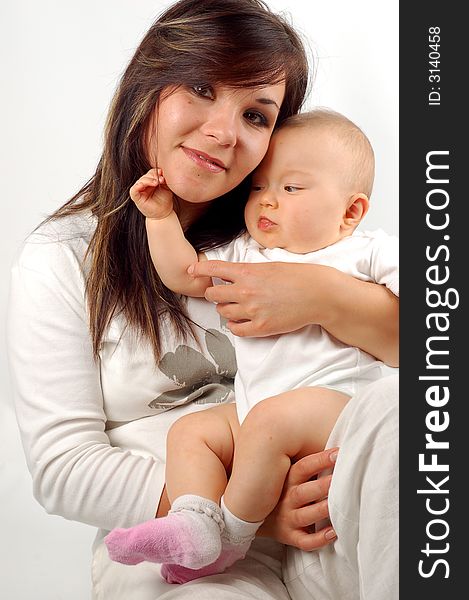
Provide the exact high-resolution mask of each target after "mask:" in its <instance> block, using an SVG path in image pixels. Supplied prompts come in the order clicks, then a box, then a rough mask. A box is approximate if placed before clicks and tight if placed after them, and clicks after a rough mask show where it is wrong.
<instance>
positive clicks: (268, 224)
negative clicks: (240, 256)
mask: <svg viewBox="0 0 469 600" xmlns="http://www.w3.org/2000/svg"><path fill="white" fill-rule="evenodd" d="M276 225H277V223H274V221H271V220H270V219H268V218H267V217H259V220H258V221H257V226H258V227H259V229H261V230H262V231H269V229H272V228H273V227H275V226H276Z"/></svg>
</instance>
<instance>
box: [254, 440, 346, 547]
mask: <svg viewBox="0 0 469 600" xmlns="http://www.w3.org/2000/svg"><path fill="white" fill-rule="evenodd" d="M337 451H338V448H333V449H329V450H324V451H323V452H318V453H317V454H311V455H309V456H305V457H304V458H302V459H301V460H299V461H298V462H296V463H294V464H293V465H292V466H291V468H290V471H289V473H288V476H287V478H286V480H285V484H284V487H283V492H282V496H281V498H280V501H279V503H278V504H277V506H276V508H275V509H274V511H273V512H272V513H271V514H270V515H269V516H268V517H267V519H266V520H265V522H264V524H263V525H262V527H261V528H260V530H259V532H258V535H261V536H264V537H271V538H274V539H276V540H277V541H279V542H281V543H282V544H288V545H289V546H295V547H296V548H299V549H300V550H304V551H306V552H310V551H311V550H315V549H316V548H320V547H322V546H325V545H327V544H329V543H330V542H332V541H334V540H335V539H336V537H337V535H336V533H335V531H334V530H333V528H332V527H331V526H327V527H325V528H323V529H320V530H319V531H315V532H314V533H312V532H311V528H312V526H314V525H315V524H316V523H318V522H319V521H322V520H324V519H328V518H329V507H328V503H327V495H328V493H329V487H330V485H331V479H332V475H327V476H325V477H321V478H320V479H314V480H312V481H311V477H313V476H315V475H318V474H319V473H320V472H321V471H324V470H326V469H330V468H332V467H333V466H334V463H335V459H336V458H337Z"/></svg>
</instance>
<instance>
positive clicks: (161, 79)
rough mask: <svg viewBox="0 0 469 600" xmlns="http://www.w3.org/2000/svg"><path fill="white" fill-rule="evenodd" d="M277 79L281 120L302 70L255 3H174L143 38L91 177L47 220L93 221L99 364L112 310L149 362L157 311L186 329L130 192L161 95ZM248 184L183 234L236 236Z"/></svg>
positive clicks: (302, 80)
mask: <svg viewBox="0 0 469 600" xmlns="http://www.w3.org/2000/svg"><path fill="white" fill-rule="evenodd" d="M283 80H284V81H285V85H286V92H285V99H284V101H283V104H282V107H281V111H280V115H279V118H278V123H280V122H281V121H283V120H284V119H285V118H287V117H288V116H290V115H293V114H295V113H296V112H298V110H299V109H300V107H301V105H302V102H303V100H304V97H305V93H306V89H307V84H308V64H307V59H306V55H305V51H304V48H303V44H302V42H301V40H300V38H299V36H298V34H297V33H296V32H295V31H294V29H293V28H292V27H291V26H290V25H289V24H288V23H287V22H286V21H285V20H283V19H282V18H280V17H279V16H277V15H275V14H273V13H272V12H271V11H270V10H269V8H268V7H267V6H266V5H265V4H264V3H263V2H262V1H261V0H180V1H179V2H177V3H176V4H174V5H172V6H171V7H170V8H169V9H168V10H166V11H165V12H164V13H163V14H162V15H161V16H160V17H159V18H158V19H157V20H156V21H155V23H154V24H153V25H152V27H151V28H150V30H149V31H148V33H147V34H146V35H145V37H144V39H143V40H142V42H141V43H140V45H139V47H138V48H137V50H136V52H135V54H134V56H133V58H132V60H131V61H130V64H129V65H128V67H127V69H126V71H125V73H124V75H123V77H122V80H121V82H120V84H119V86H118V88H117V91H116V93H115V96H114V99H113V101H112V104H111V107H110V111H109V115H108V119H107V124H106V130H105V139H104V149H103V154H102V156H101V159H100V161H99V164H98V167H97V169H96V172H95V174H94V176H93V177H92V178H91V179H90V181H89V182H88V183H87V184H86V185H85V186H83V188H82V189H81V190H80V191H79V192H78V193H77V194H76V195H75V196H73V198H71V199H70V200H69V201H68V202H67V203H66V204H64V205H63V206H62V207H61V208H60V209H59V210H57V211H56V212H55V213H54V214H53V215H52V216H51V217H50V218H52V219H55V218H59V217H62V216H67V215H72V214H76V213H79V212H82V211H91V213H92V214H93V215H94V216H95V218H96V221H97V227H96V230H95V233H94V235H93V237H92V239H91V243H90V246H89V251H88V254H87V259H88V260H89V270H88V275H87V282H86V294H87V301H88V307H89V319H90V332H91V336H92V341H93V350H94V354H95V357H96V358H97V357H98V354H99V349H100V345H101V341H102V338H103V335H104V332H105V330H106V328H107V326H108V324H109V321H110V320H111V318H112V317H113V316H114V315H116V314H117V313H118V312H121V313H123V315H124V316H125V318H126V321H127V323H128V324H129V326H130V327H132V328H133V329H134V330H135V331H136V332H138V333H139V334H140V335H142V336H143V337H144V338H147V339H148V340H149V341H150V343H151V346H152V348H153V351H154V354H155V358H156V359H158V358H159V355H160V348H161V337H160V327H159V322H160V318H161V316H162V315H163V314H165V315H167V316H169V319H170V321H171V323H172V324H173V326H174V328H175V331H176V332H177V334H178V335H180V336H181V338H182V339H184V338H185V337H186V336H187V335H188V333H189V332H190V331H191V321H190V319H189V318H188V317H187V315H186V313H185V310H184V302H183V300H181V298H180V297H179V296H177V295H176V294H174V293H173V292H171V291H170V290H168V289H167V288H166V287H165V286H164V285H163V283H162V282H161V281H160V279H159V277H158V275H157V273H156V271H155V269H154V267H153V265H152V262H151V259H150V254H149V251H148V248H147V243H146V233H145V222H144V217H143V216H142V215H141V214H140V212H139V211H138V210H137V208H136V207H135V205H134V204H133V202H131V201H129V189H130V187H131V186H132V185H133V183H134V182H135V181H136V179H138V177H140V176H141V175H142V174H143V173H146V172H147V171H148V170H149V169H150V168H151V167H152V166H154V165H150V164H149V160H148V157H147V151H146V138H147V132H148V128H149V122H150V119H151V116H152V113H153V111H154V108H155V106H156V105H157V103H158V100H159V98H160V94H161V91H162V90H163V89H164V88H166V87H167V86H175V85H176V86H179V85H185V86H193V85H196V84H204V85H206V84H208V85H216V84H224V85H229V86H233V87H246V86H249V87H256V86H265V85H271V84H275V83H278V82H280V81H283ZM246 185H247V182H246V181H245V182H243V183H241V184H240V185H239V186H238V187H237V188H235V189H234V190H232V191H231V192H229V193H227V194H225V195H224V196H223V197H222V198H220V199H217V200H215V201H214V202H213V203H212V205H211V206H210V209H209V210H208V211H207V212H206V213H205V214H204V216H203V217H201V218H200V219H199V220H198V221H197V222H196V223H195V224H194V225H193V226H192V227H191V228H190V229H189V230H188V231H187V232H186V235H187V237H188V238H189V239H190V241H191V242H192V243H193V244H194V246H195V247H196V248H197V249H198V250H203V249H207V248H209V247H214V246H217V245H220V244H223V243H225V242H227V241H229V240H231V239H233V238H234V237H235V236H236V235H238V234H239V232H240V231H242V229H243V227H244V222H243V206H244V203H245V200H246V197H247V189H246ZM227 216H228V217H229V218H227Z"/></svg>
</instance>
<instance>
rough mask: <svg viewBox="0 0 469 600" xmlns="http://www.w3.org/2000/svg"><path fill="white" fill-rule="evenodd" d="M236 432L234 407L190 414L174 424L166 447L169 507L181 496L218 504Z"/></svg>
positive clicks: (229, 465)
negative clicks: (190, 496)
mask: <svg viewBox="0 0 469 600" xmlns="http://www.w3.org/2000/svg"><path fill="white" fill-rule="evenodd" d="M238 430H239V422H238V417H237V414H236V407H235V405H234V404H222V405H220V406H217V407H215V408H209V409H207V410H203V411H201V412H197V413H192V414H189V415H186V416H184V417H182V418H180V419H178V420H177V421H176V422H175V423H174V425H173V426H172V427H171V429H170V430H169V433H168V438H167V443H166V446H167V456H166V489H167V492H168V498H169V500H170V502H171V504H172V503H173V502H174V500H175V499H176V498H178V497H179V496H183V495H184V494H194V495H197V496H202V497H204V498H209V499H210V500H213V501H214V502H216V503H217V504H219V502H220V498H221V496H222V494H223V492H224V490H225V487H226V483H227V475H226V473H227V471H229V469H230V468H231V463H232V460H233V451H234V438H235V436H236V435H237V432H238Z"/></svg>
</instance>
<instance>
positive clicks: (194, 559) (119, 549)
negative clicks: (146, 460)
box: [104, 495, 224, 569]
mask: <svg viewBox="0 0 469 600" xmlns="http://www.w3.org/2000/svg"><path fill="white" fill-rule="evenodd" d="M223 527H224V525H223V518H222V515H221V509H220V507H219V506H218V504H216V503H215V502H212V501H211V500H207V499H206V498H202V497H200V496H192V495H185V496H180V497H179V498H177V499H176V500H175V501H174V503H173V505H172V507H171V510H170V511H169V513H168V516H167V517H162V518H159V519H152V520H150V521H146V522H145V523H140V524H139V525H136V526H135V527H130V528H129V529H113V530H112V531H111V532H110V533H109V534H108V535H107V536H106V537H105V538H104V542H105V543H106V546H107V549H108V552H109V556H110V558H111V559H112V560H114V561H116V562H120V563H123V564H125V565H136V564H138V563H141V562H143V561H144V560H148V561H150V562H155V563H175V564H178V565H182V566H184V567H187V568H189V569H200V568H203V567H205V566H207V565H210V564H212V563H214V562H215V561H216V560H217V559H218V557H219V556H220V552H221V538H220V535H221V532H222V531H223Z"/></svg>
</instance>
